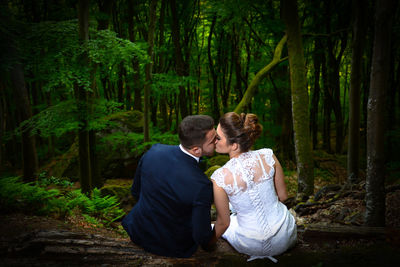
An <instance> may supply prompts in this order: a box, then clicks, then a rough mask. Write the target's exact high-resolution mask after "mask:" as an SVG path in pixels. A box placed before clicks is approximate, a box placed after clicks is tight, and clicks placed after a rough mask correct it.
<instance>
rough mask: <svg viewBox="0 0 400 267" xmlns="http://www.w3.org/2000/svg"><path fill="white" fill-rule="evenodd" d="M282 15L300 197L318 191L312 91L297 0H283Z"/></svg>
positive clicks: (305, 196)
mask: <svg viewBox="0 0 400 267" xmlns="http://www.w3.org/2000/svg"><path fill="white" fill-rule="evenodd" d="M281 9H282V18H283V20H284V22H285V25H286V34H287V38H288V41H287V43H288V54H289V68H290V87H291V91H292V113H293V129H294V143H295V150H296V163H297V175H298V178H297V179H298V192H297V194H298V199H303V198H307V197H308V196H310V195H311V194H313V192H314V172H313V171H314V170H313V157H312V149H311V139H310V131H309V125H308V123H305V122H308V121H309V115H308V91H307V86H306V84H307V81H306V73H305V61H304V52H303V44H302V39H301V32H300V23H299V17H298V8H297V1H296V0H281Z"/></svg>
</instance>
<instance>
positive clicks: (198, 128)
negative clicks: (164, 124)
mask: <svg viewBox="0 0 400 267" xmlns="http://www.w3.org/2000/svg"><path fill="white" fill-rule="evenodd" d="M213 128H214V119H213V118H211V117H210V116H207V115H191V116H187V117H185V118H184V119H183V120H182V121H181V123H180V124H179V127H178V135H179V140H180V142H181V144H182V146H184V147H185V148H192V147H193V146H201V145H203V143H204V142H205V139H206V134H207V133H208V132H209V131H210V130H212V129H213Z"/></svg>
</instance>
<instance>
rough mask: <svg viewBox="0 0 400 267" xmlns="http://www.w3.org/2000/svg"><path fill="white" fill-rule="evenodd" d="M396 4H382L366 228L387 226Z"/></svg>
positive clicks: (374, 59) (375, 51)
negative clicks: (388, 115)
mask: <svg viewBox="0 0 400 267" xmlns="http://www.w3.org/2000/svg"><path fill="white" fill-rule="evenodd" d="M394 7H395V1H393V0H378V1H377V3H376V7H375V8H376V13H375V37H374V47H373V54H372V64H371V83H370V92H369V98H368V119H367V180H366V213H365V224H366V225H368V226H384V225H385V150H384V143H385V142H384V141H385V140H384V138H385V97H386V93H387V91H388V82H389V69H390V51H391V49H390V48H391V37H392V20H393V14H394V13H393V10H395V9H394Z"/></svg>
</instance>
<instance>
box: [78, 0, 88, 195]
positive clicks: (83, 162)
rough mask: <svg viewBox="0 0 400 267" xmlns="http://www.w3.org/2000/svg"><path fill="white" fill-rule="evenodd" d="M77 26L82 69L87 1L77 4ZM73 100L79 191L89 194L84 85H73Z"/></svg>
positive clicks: (86, 39)
mask: <svg viewBox="0 0 400 267" xmlns="http://www.w3.org/2000/svg"><path fill="white" fill-rule="evenodd" d="M78 24H79V41H80V43H81V45H82V46H83V52H82V55H81V56H80V63H81V66H82V67H88V65H89V60H88V55H87V43H88V40H89V0H79V3H78ZM74 88H75V98H76V102H77V106H78V110H79V115H80V118H79V120H80V128H79V130H78V143H79V181H80V183H81V190H82V192H84V193H89V192H90V191H91V189H92V179H91V178H92V174H91V163H90V159H91V157H90V143H89V131H88V130H87V126H88V121H87V114H88V93H87V90H86V88H85V87H84V85H82V84H77V83H76V84H75V85H74Z"/></svg>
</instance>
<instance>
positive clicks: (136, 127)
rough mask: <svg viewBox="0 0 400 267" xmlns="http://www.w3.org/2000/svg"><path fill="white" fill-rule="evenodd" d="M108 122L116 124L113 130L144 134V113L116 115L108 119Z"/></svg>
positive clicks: (119, 113)
mask: <svg viewBox="0 0 400 267" xmlns="http://www.w3.org/2000/svg"><path fill="white" fill-rule="evenodd" d="M108 120H109V121H111V122H115V123H116V125H114V126H113V130H116V129H115V128H119V129H118V130H120V131H124V132H134V133H141V132H143V124H144V117H143V113H142V112H140V111H138V110H129V111H123V112H118V113H114V114H112V115H110V116H109V117H108Z"/></svg>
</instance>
